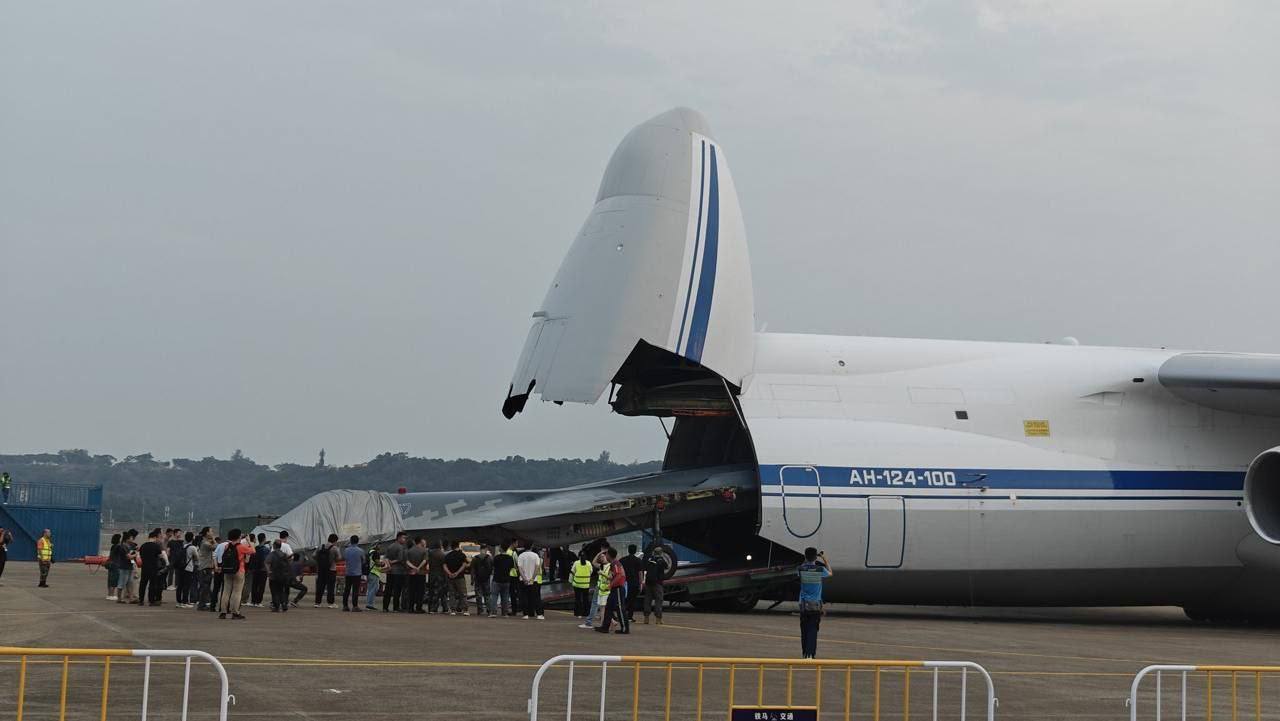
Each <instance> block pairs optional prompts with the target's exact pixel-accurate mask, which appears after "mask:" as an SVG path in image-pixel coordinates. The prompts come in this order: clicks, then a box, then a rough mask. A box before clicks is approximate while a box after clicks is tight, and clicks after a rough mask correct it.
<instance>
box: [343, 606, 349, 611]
mask: <svg viewBox="0 0 1280 721" xmlns="http://www.w3.org/2000/svg"><path fill="white" fill-rule="evenodd" d="M342 610H343V611H350V610H351V609H349V608H347V607H346V606H343V607H342Z"/></svg>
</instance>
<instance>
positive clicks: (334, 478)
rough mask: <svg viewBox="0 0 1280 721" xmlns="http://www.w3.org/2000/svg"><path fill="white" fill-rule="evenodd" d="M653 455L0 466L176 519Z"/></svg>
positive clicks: (624, 469)
mask: <svg viewBox="0 0 1280 721" xmlns="http://www.w3.org/2000/svg"><path fill="white" fill-rule="evenodd" d="M661 466H662V464H661V462H659V461H648V462H641V463H629V464H622V463H614V462H613V461H612V460H611V459H610V458H609V453H608V451H604V452H602V453H601V454H600V456H599V457H597V458H594V459H590V460H587V459H581V458H547V459H542V460H535V459H529V458H524V457H521V456H508V457H506V458H503V459H500V460H491V461H478V460H472V459H470V458H459V459H454V460H444V459H440V458H417V457H413V456H410V455H409V454H407V453H382V454H379V455H378V456H377V457H375V458H373V459H372V460H370V461H368V462H367V463H359V464H356V465H351V466H328V465H322V464H320V463H318V464H316V465H314V466H304V465H299V464H296V463H281V464H279V465H276V466H266V465H262V464H260V463H257V462H255V461H253V460H252V459H250V458H248V457H246V456H245V455H244V454H243V453H241V452H240V451H238V450H237V451H236V452H235V453H233V454H232V455H231V458H229V459H226V460H222V459H218V458H214V457H213V456H206V457H204V458H201V459H200V460H194V459H191V458H174V459H171V460H168V461H162V460H157V459H156V458H154V457H153V456H152V455H151V454H150V453H143V454H140V455H136V456H126V457H125V458H122V459H119V458H116V457H114V456H110V455H94V454H91V453H89V452H88V451H86V450H83V449H71V450H64V451H58V452H57V453H33V454H24V455H0V470H6V471H9V473H10V474H11V475H12V476H13V480H14V482H15V484H18V483H24V482H27V483H66V484H82V485H94V486H97V485H100V486H102V487H103V504H102V505H103V511H104V513H105V512H110V513H112V514H113V515H114V516H115V517H117V518H141V517H143V516H146V517H149V518H154V517H156V515H157V513H158V512H159V510H160V509H162V508H163V507H164V506H169V507H170V511H171V514H172V517H173V518H174V519H178V518H186V516H187V513H189V512H192V513H194V514H195V517H196V518H197V519H215V518H220V517H229V516H247V515H254V514H271V515H277V514H281V513H284V512H285V511H288V510H289V509H291V508H293V507H294V506H296V505H298V504H299V503H301V502H302V501H304V500H306V499H307V498H309V497H310V496H312V495H315V494H316V493H319V492H321V491H327V490H331V489H335V488H347V489H354V490H378V491H389V492H395V491H396V490H397V489H398V488H406V489H408V490H409V491H458V490H486V489H499V488H559V487H563V486H570V485H575V484H578V483H586V482H589V481H599V480H605V479H609V478H620V477H623V476H630V475H635V474H638V473H646V472H649V471H655V470H658V469H660V468H661Z"/></svg>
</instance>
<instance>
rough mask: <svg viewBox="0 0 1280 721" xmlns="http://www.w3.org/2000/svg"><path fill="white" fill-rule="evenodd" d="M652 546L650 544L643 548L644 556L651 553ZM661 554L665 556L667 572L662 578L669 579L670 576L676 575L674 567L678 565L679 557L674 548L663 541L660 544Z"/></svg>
mask: <svg viewBox="0 0 1280 721" xmlns="http://www.w3.org/2000/svg"><path fill="white" fill-rule="evenodd" d="M653 548H654V547H653V546H652V545H651V546H649V547H648V548H646V549H644V555H645V558H648V557H649V555H650V554H651V553H653ZM662 555H664V556H666V557H667V572H666V574H664V575H663V577H662V579H663V580H664V581H669V580H671V577H672V576H674V575H676V567H677V566H679V565H680V557H679V556H677V555H676V549H674V548H672V547H671V546H670V545H669V544H665V543H664V544H662Z"/></svg>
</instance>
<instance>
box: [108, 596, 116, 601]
mask: <svg viewBox="0 0 1280 721" xmlns="http://www.w3.org/2000/svg"><path fill="white" fill-rule="evenodd" d="M107 600H108V601H114V600H116V597H115V596H107Z"/></svg>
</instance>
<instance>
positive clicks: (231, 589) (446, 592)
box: [0, 526, 834, 658]
mask: <svg viewBox="0 0 1280 721" xmlns="http://www.w3.org/2000/svg"><path fill="white" fill-rule="evenodd" d="M11 541H12V536H11V535H10V534H9V533H8V532H7V531H6V530H5V529H4V528H0V574H3V572H4V562H5V555H4V551H5V547H6V545H7V544H8V543H9V542H11ZM36 548H37V560H38V561H39V562H40V583H39V585H40V586H42V587H44V586H46V585H47V579H48V574H49V566H50V564H51V563H52V556H53V543H52V535H51V534H50V532H49V530H48V529H45V531H44V533H43V534H42V536H41V538H40V539H39V540H38V541H37V546H36ZM552 551H554V553H553V552H552ZM637 551H638V549H637V547H636V546H635V545H634V544H632V545H630V546H629V547H628V548H627V554H626V555H625V556H620V553H619V550H618V549H617V548H615V547H613V546H611V545H609V542H608V541H607V540H606V539H603V538H601V539H598V540H596V541H593V542H592V543H589V544H586V545H585V546H583V548H582V549H581V550H580V551H578V552H577V554H576V560H574V561H572V562H568V558H569V557H571V554H567V550H566V549H564V548H563V547H559V548H554V549H551V551H549V550H548V549H545V548H542V547H540V546H538V545H537V544H527V545H521V544H520V542H519V541H518V540H515V539H513V540H510V541H508V542H507V543H505V544H502V545H500V546H498V547H497V548H496V549H495V548H494V547H493V546H490V545H488V544H485V545H482V546H480V549H479V552H478V553H475V554H474V555H468V554H467V553H466V552H465V551H463V550H462V548H461V545H460V544H459V543H458V542H457V541H443V540H440V541H436V542H434V543H432V544H430V545H428V541H427V539H426V538H423V537H421V536H418V537H415V538H413V539H410V538H409V537H408V535H407V534H405V533H403V532H401V533H399V534H397V535H396V537H395V540H394V541H392V542H391V543H389V544H386V545H385V546H382V545H374V546H372V547H371V548H369V549H368V550H365V549H363V548H361V546H360V537H359V536H351V537H349V538H347V539H346V543H345V544H342V543H340V541H339V537H338V534H336V533H331V534H329V537H328V539H327V540H326V542H325V543H323V544H321V545H320V547H319V548H317V549H316V551H315V555H314V559H313V562H314V568H315V586H314V594H315V602H314V603H313V604H312V605H313V606H314V607H315V608H323V607H325V606H326V605H327V607H328V608H337V605H336V604H335V603H334V600H335V598H336V592H337V581H338V575H339V572H341V574H342V576H343V582H344V583H343V590H342V610H343V611H348V612H353V613H358V612H361V611H364V610H367V611H376V610H378V608H379V606H377V605H375V604H376V601H377V597H378V595H379V592H380V591H381V596H382V604H381V609H382V611H383V612H384V613H414V614H436V613H439V614H443V613H448V614H449V615H451V616H458V615H461V616H470V615H471V610H470V603H471V602H472V600H473V601H474V604H475V612H476V615H477V616H482V617H483V616H487V617H488V618H499V617H502V618H517V617H523V618H525V619H538V620H542V619H545V618H546V616H545V614H544V612H543V605H542V585H543V582H544V580H546V581H548V582H555V581H562V580H567V581H568V583H569V585H570V587H572V589H573V616H574V618H575V619H577V620H579V621H581V623H580V624H579V626H578V627H579V628H584V629H592V630H595V631H597V632H600V633H609V631H610V629H611V628H612V626H613V625H614V624H615V623H616V624H617V626H618V628H617V630H616V631H614V632H615V633H621V634H626V633H630V632H631V623H632V622H633V621H634V620H635V614H636V612H637V611H639V612H641V613H642V615H643V618H644V623H646V624H647V623H649V621H650V618H651V617H652V618H654V619H655V621H656V623H657V624H658V625H662V608H663V602H664V598H663V584H664V582H665V580H666V578H667V575H668V571H669V570H670V567H669V565H668V560H667V559H668V555H667V554H666V553H665V552H664V549H663V548H662V547H661V546H659V547H657V548H655V549H653V551H651V552H650V553H649V554H647V555H646V556H640V555H639V554H638V553H637ZM106 567H107V596H106V598H107V600H108V601H115V602H116V603H135V604H137V605H139V606H160V605H163V600H162V598H163V594H164V592H165V591H173V592H174V593H175V603H174V605H175V607H177V608H188V609H195V610H197V611H210V612H217V613H218V618H221V619H226V618H231V619H232V620H243V619H244V618H245V616H244V615H243V614H241V613H240V610H241V608H243V607H245V606H251V607H256V608H262V607H264V603H263V602H264V600H266V594H267V592H268V591H269V592H270V594H271V595H270V603H269V604H268V605H270V607H271V610H272V611H273V612H278V613H284V612H287V611H288V610H289V609H290V608H297V607H298V604H299V603H300V602H301V601H302V599H303V597H304V596H306V595H307V593H308V590H309V589H308V588H307V586H306V584H305V583H304V576H305V575H306V570H307V567H306V565H305V563H304V561H303V558H302V555H301V553H299V552H296V551H294V549H293V547H292V546H291V545H290V544H289V533H288V531H281V532H280V534H279V537H278V538H276V539H274V540H271V541H268V539H267V535H266V534H265V533H259V534H258V535H257V537H256V538H255V537H254V536H253V534H244V533H242V532H241V531H240V530H239V529H232V530H231V531H230V532H228V533H227V538H226V539H225V540H223V539H222V538H219V537H217V536H215V535H214V534H213V532H212V530H210V528H209V527H208V526H206V527H204V528H202V529H200V531H199V533H192V532H190V531H187V532H185V533H184V532H183V531H182V530H181V529H178V528H168V529H159V528H157V529H154V530H152V531H151V532H150V533H148V534H147V538H146V540H145V541H143V542H142V543H141V544H139V543H138V531H137V530H134V529H130V530H128V531H125V532H124V533H117V534H114V535H113V536H112V537H111V550H110V552H109V554H108V557H107V561H106ZM797 573H798V575H799V582H800V592H799V605H800V643H801V654H802V656H803V657H804V658H815V657H816V655H817V644H818V629H819V626H820V624H821V622H822V618H823V616H824V615H825V604H824V602H823V598H822V589H823V583H824V582H825V581H826V580H827V579H829V578H831V576H832V575H834V574H833V571H832V569H831V565H830V563H829V562H828V561H827V558H826V554H824V553H822V552H820V551H818V550H817V549H816V548H812V547H811V548H806V549H805V552H804V561H803V562H802V563H801V564H800V566H799V568H798V569H797ZM468 579H470V581H471V586H470V590H469V589H468V585H467V581H468ZM295 591H296V593H295V594H294V595H293V597H292V598H290V597H289V596H290V594H291V593H292V592H295ZM362 602H363V608H361V604H362Z"/></svg>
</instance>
